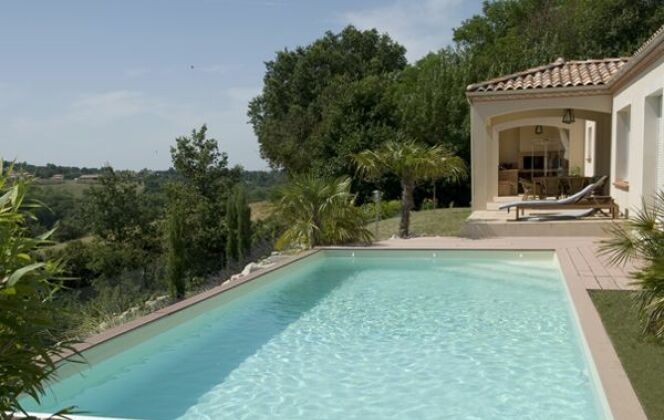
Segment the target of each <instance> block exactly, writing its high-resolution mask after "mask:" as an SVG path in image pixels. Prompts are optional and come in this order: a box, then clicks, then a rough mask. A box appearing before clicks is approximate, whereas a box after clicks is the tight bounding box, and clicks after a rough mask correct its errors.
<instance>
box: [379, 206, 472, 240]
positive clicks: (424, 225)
mask: <svg viewBox="0 0 664 420" xmlns="http://www.w3.org/2000/svg"><path fill="white" fill-rule="evenodd" d="M468 216H470V209H468V208H451V209H436V210H423V211H417V212H412V213H411V214H410V232H411V235H413V236H458V235H459V234H460V233H461V230H462V228H463V223H464V221H465V220H466V218H467V217H468ZM399 220H401V219H400V217H399V216H397V217H393V218H391V219H385V220H381V221H380V222H379V223H378V235H376V240H377V241H382V240H384V239H389V238H390V237H392V235H398V234H399ZM368 227H369V229H370V230H371V232H374V233H375V232H376V230H375V229H376V224H375V223H370V224H369V225H368Z"/></svg>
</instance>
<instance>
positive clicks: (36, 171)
mask: <svg viewBox="0 0 664 420" xmlns="http://www.w3.org/2000/svg"><path fill="white" fill-rule="evenodd" d="M2 163H3V165H5V166H8V165H9V164H10V162H7V161H3V162H2ZM14 167H15V169H18V170H19V171H20V172H27V173H29V174H31V175H34V176H35V177H37V178H50V177H52V176H53V175H64V176H65V179H74V178H78V177H79V176H81V175H92V174H96V173H98V172H99V169H98V168H79V167H76V166H61V165H55V164H53V163H47V164H46V165H31V164H29V163H26V162H22V163H19V164H16V165H14Z"/></svg>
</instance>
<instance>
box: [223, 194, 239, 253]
mask: <svg viewBox="0 0 664 420" xmlns="http://www.w3.org/2000/svg"><path fill="white" fill-rule="evenodd" d="M236 196H237V191H236V192H235V194H233V195H231V196H230V197H229V198H228V201H227V202H226V230H227V232H228V233H227V235H226V261H228V262H230V261H237V260H238V259H239V258H240V249H239V248H240V246H239V238H238V214H237V210H238V208H237V202H236V200H237V197H236Z"/></svg>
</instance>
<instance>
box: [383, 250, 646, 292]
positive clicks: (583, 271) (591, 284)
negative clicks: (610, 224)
mask: <svg viewBox="0 0 664 420" xmlns="http://www.w3.org/2000/svg"><path fill="white" fill-rule="evenodd" d="M601 240H602V238H595V237H540V238H536V237H521V238H520V237H500V238H485V239H467V238H453V237H426V238H412V239H407V240H403V239H390V240H387V241H381V242H377V243H376V244H374V245H373V246H374V247H376V248H404V249H441V248H450V249H524V250H529V249H530V250H533V249H541V250H545V249H550V250H555V251H556V253H557V254H558V256H559V258H561V259H563V258H569V260H570V261H571V267H572V269H573V270H574V271H575V273H576V274H577V275H578V278H579V279H580V281H581V282H582V284H583V286H584V288H586V289H609V290H628V289H632V288H633V286H631V285H630V282H631V280H630V278H629V273H630V272H631V271H633V270H634V269H635V267H634V265H632V264H628V265H626V266H624V267H618V266H613V265H611V264H609V262H608V258H607V257H606V256H600V255H599V252H598V251H599V245H600V241H601Z"/></svg>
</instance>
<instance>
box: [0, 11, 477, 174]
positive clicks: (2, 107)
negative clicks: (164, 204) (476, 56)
mask: <svg viewBox="0 0 664 420" xmlns="http://www.w3.org/2000/svg"><path fill="white" fill-rule="evenodd" d="M0 7H1V9H0V57H1V58H0V155H2V157H4V158H5V159H17V160H19V161H29V162H31V163H37V164H44V163H47V162H52V163H57V164H61V165H75V166H100V165H103V164H105V163H109V164H111V165H113V166H115V167H117V168H122V169H141V168H146V167H147V168H151V169H165V168H168V167H169V165H170V156H169V147H170V145H172V144H173V143H174V139H175V137H177V136H179V135H185V134H188V133H189V132H190V131H191V129H192V128H193V127H197V126H200V125H201V124H202V123H207V124H208V128H209V134H210V135H211V136H212V137H215V138H216V139H217V140H219V142H220V145H221V148H222V150H224V151H225V152H227V153H228V155H229V159H230V161H231V163H233V164H236V163H239V164H241V165H243V166H244V167H245V168H247V169H263V168H266V167H267V164H266V162H264V161H263V160H261V158H260V155H259V152H258V143H257V141H256V138H255V136H254V134H253V132H252V129H251V126H250V125H248V124H247V117H246V108H247V103H248V101H249V100H250V99H251V98H252V97H254V96H255V95H257V94H258V93H259V92H260V89H261V86H262V77H263V72H264V64H263V63H264V62H265V61H267V60H270V59H272V58H273V57H274V53H275V51H277V50H280V49H283V48H294V47H296V46H298V45H306V44H308V43H309V42H311V41H313V40H315V39H316V38H318V37H319V36H320V35H321V34H323V33H324V32H325V31H326V30H332V31H338V30H340V29H341V28H343V27H344V26H346V25H348V24H354V25H355V26H357V27H360V28H363V29H364V28H373V27H375V28H377V29H378V30H379V31H381V32H387V33H389V34H390V36H392V37H393V38H394V39H395V40H396V41H398V42H400V43H401V44H403V45H404V46H405V47H406V48H407V49H408V54H407V55H408V59H409V60H411V61H414V60H416V59H418V58H419V57H421V56H423V55H424V54H426V52H428V51H431V50H436V49H439V48H441V47H444V46H446V45H448V44H449V43H450V40H451V37H452V28H454V27H456V26H458V25H459V23H460V22H461V21H462V20H463V19H466V18H468V17H470V16H472V15H473V14H476V13H478V12H479V11H480V10H481V1H480V0H473V1H467V0H420V1H415V0H411V1H406V0H402V1H398V0H389V1H374V0H356V1H350V0H338V1H315V0H189V1H184V0H182V1H169V0H123V1H121V0H115V1H111V0H106V1H101V0H80V1H73V0H60V1H51V0H43V1H33V0H21V1H3V2H2V3H1V4H0ZM191 66H194V68H193V69H192V68H191Z"/></svg>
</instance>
